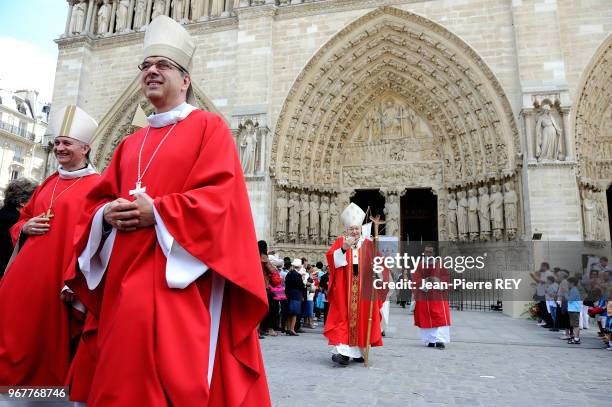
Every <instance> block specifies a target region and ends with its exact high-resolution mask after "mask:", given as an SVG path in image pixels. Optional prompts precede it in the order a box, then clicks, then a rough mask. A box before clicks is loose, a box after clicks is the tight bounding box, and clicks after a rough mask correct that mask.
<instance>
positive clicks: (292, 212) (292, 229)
mask: <svg viewBox="0 0 612 407" xmlns="http://www.w3.org/2000/svg"><path fill="white" fill-rule="evenodd" d="M287 205H288V207H289V241H291V242H293V243H295V242H297V235H298V227H299V225H300V201H299V195H298V194H297V192H292V193H291V194H290V195H289V202H288V204H287Z"/></svg>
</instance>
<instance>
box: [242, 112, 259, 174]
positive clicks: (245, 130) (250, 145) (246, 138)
mask: <svg viewBox="0 0 612 407" xmlns="http://www.w3.org/2000/svg"><path fill="white" fill-rule="evenodd" d="M256 126H257V124H254V123H253V122H252V121H251V120H247V121H246V122H245V123H244V126H242V125H241V126H240V127H241V132H240V133H241V136H242V141H241V142H240V151H241V162H242V172H244V174H245V175H253V174H255V162H256V156H255V153H256V151H257V129H256Z"/></svg>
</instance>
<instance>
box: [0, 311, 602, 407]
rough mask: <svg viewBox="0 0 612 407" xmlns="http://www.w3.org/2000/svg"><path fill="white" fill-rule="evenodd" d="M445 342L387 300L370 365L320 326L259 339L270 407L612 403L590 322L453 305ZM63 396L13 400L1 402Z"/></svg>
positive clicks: (523, 406)
mask: <svg viewBox="0 0 612 407" xmlns="http://www.w3.org/2000/svg"><path fill="white" fill-rule="evenodd" d="M451 318H452V321H453V326H452V328H451V341H452V342H451V344H450V345H449V346H448V347H447V348H446V350H443V351H441V350H438V349H431V348H427V347H425V346H424V345H423V344H422V343H421V342H420V340H419V335H418V331H417V329H416V328H415V327H414V326H413V325H412V315H410V314H409V313H408V310H407V309H402V308H399V307H395V306H392V307H391V321H390V327H389V329H388V332H387V336H386V337H385V339H384V342H385V346H384V347H382V348H374V349H373V350H372V352H371V353H370V366H369V367H368V368H364V367H363V364H351V365H350V366H348V367H345V368H341V367H335V366H333V364H332V362H331V349H330V348H329V347H328V346H327V342H326V340H325V338H324V337H323V335H322V334H321V333H322V329H321V328H318V329H316V330H306V333H303V334H301V335H300V336H299V337H288V336H284V335H283V336H279V337H274V338H273V337H266V338H265V339H263V340H262V341H261V344H262V350H263V354H264V360H265V365H266V372H267V376H268V384H269V386H270V393H271V396H272V402H273V404H274V406H279V407H285V406H287V407H297V406H308V407H327V406H351V407H356V406H410V407H419V406H428V407H433V406H483V407H498V406H499V407H502V406H511V407H515V406H520V407H532V406H547V407H549V406H563V407H577V406H578V407H580V406H589V407H600V406H601V407H603V406H606V407H610V406H611V405H612V396H611V395H610V390H611V389H612V387H611V386H612V352H609V351H606V350H604V349H602V343H601V341H599V340H598V339H596V337H595V329H594V328H591V329H590V330H588V331H583V333H584V335H583V343H582V344H581V345H567V344H566V343H565V342H564V341H561V340H560V339H557V338H558V337H559V333H558V332H549V331H548V330H546V329H542V328H540V327H537V326H536V325H535V323H534V322H533V321H526V320H519V319H512V318H509V317H506V316H504V315H502V314H499V313H491V312H469V311H464V312H458V311H457V312H452V314H451ZM18 405H19V406H25V405H34V406H37V405H49V406H51V405H53V406H70V405H71V404H69V403H44V402H42V403H41V402H38V403H15V402H14V401H7V398H6V397H1V396H0V406H1V407H3V406H8V407H14V406H18Z"/></svg>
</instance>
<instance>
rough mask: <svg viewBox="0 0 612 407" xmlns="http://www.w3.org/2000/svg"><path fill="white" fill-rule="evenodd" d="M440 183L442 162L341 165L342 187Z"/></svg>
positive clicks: (411, 185) (416, 185) (424, 185)
mask: <svg viewBox="0 0 612 407" xmlns="http://www.w3.org/2000/svg"><path fill="white" fill-rule="evenodd" d="M441 184H442V163H441V162H428V163H420V162H415V163H409V164H401V165H392V164H389V165H386V166H384V167H383V166H360V165H356V166H345V167H342V187H343V189H357V188H359V189H364V188H380V187H382V188H384V187H390V188H392V187H397V186H398V185H408V186H410V187H428V186H431V185H441Z"/></svg>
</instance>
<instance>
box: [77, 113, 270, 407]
mask: <svg viewBox="0 0 612 407" xmlns="http://www.w3.org/2000/svg"><path fill="white" fill-rule="evenodd" d="M170 127H171V126H166V127H163V128H151V129H150V131H149V136H148V138H147V142H146V144H145V146H144V149H143V152H142V163H143V164H142V168H143V169H144V167H145V166H146V163H148V162H149V159H150V157H151V156H152V154H153V152H154V150H155V149H156V148H157V146H158V145H159V143H160V141H161V140H162V138H163V137H164V136H165V135H166V133H167V132H168V130H169V129H170ZM145 131H146V129H141V130H139V131H137V132H136V133H134V134H132V135H130V136H128V137H127V138H126V139H125V140H124V141H123V142H122V143H121V144H120V145H119V146H118V147H117V150H116V151H115V154H114V156H113V158H112V160H111V162H110V164H109V166H108V168H107V169H106V171H105V172H104V174H103V175H102V181H101V182H100V184H99V185H98V187H96V188H95V189H94V190H93V191H92V192H91V193H90V194H89V195H88V197H87V201H86V203H85V205H84V212H85V215H84V216H83V218H82V219H81V222H80V224H79V227H78V230H77V232H76V239H77V241H76V253H77V256H78V255H79V254H80V253H82V252H83V249H84V247H85V244H86V243H87V241H88V238H89V233H90V228H91V221H92V218H93V215H94V214H95V212H96V211H97V209H98V208H100V207H101V205H102V204H104V203H106V202H109V201H111V200H114V199H116V198H118V197H122V198H126V199H129V200H133V197H131V196H130V195H129V190H131V189H134V186H135V183H136V178H137V169H138V152H139V150H140V147H141V144H142V141H143V138H144V136H145ZM142 185H143V187H146V189H147V190H146V193H147V194H148V195H149V196H151V197H152V198H153V199H154V200H155V208H156V210H157V211H158V212H159V215H160V216H161V218H162V220H163V222H164V224H165V226H166V227H167V229H168V231H169V232H170V234H171V235H172V236H173V237H174V239H175V240H176V242H177V243H179V244H180V245H181V246H182V247H183V248H184V249H185V250H187V252H189V253H190V254H191V255H192V256H194V257H195V258H197V259H198V260H200V261H202V262H204V263H205V264H206V265H207V266H209V267H210V270H208V271H206V273H205V274H203V275H202V276H201V277H200V278H198V279H197V280H196V281H195V282H194V283H192V284H190V285H188V286H187V287H186V288H184V289H176V288H169V287H168V284H167V282H166V272H165V268H166V257H165V256H164V254H163V252H162V249H161V247H160V245H159V244H158V241H157V237H156V233H155V228H154V227H147V228H142V229H138V230H136V231H132V232H117V235H116V238H115V241H114V245H113V249H112V253H111V256H110V263H109V265H108V268H107V270H106V273H105V275H104V279H103V280H102V282H101V284H100V285H99V286H98V288H96V290H94V291H89V290H88V289H87V288H86V286H85V284H84V277H83V275H82V273H81V272H80V271H76V272H75V274H74V275H73V276H71V278H70V279H68V281H67V283H68V284H69V286H70V287H73V289H74V290H75V292H77V294H78V295H79V296H80V298H81V299H82V301H83V302H84V303H85V305H86V306H87V308H88V309H89V310H90V311H91V312H92V313H93V314H94V316H95V317H96V318H97V319H98V321H97V322H98V325H97V329H98V331H97V332H98V333H97V338H96V335H90V336H89V338H88V337H87V336H86V335H84V336H83V340H84V342H87V341H88V340H97V355H95V356H94V359H95V360H96V365H95V372H94V373H93V376H92V381H91V391H90V393H89V397H88V399H87V405H88V407H91V406H167V405H173V406H196V405H197V406H206V405H210V406H266V405H270V396H269V392H268V387H267V383H266V376H265V371H264V366H263V360H262V357H261V350H260V347H259V342H258V337H257V333H256V331H255V328H256V326H257V323H258V322H259V321H261V320H262V319H263V317H264V316H265V314H266V313H267V309H268V307H267V298H266V291H265V287H264V282H263V276H262V274H261V266H260V258H259V254H258V253H259V251H258V248H257V240H256V237H255V229H254V226H253V219H252V215H251V210H250V205H249V199H248V195H247V191H246V184H245V181H244V177H243V175H242V170H241V166H240V161H239V159H238V155H237V152H236V146H235V143H234V140H233V139H232V136H231V134H230V132H229V130H228V128H227V126H226V125H225V123H224V122H223V121H222V119H221V118H219V117H218V116H216V115H214V114H212V113H208V112H204V111H201V110H195V111H193V112H191V113H190V114H189V116H187V118H185V119H184V120H182V121H179V122H178V123H177V124H176V127H175V128H174V130H173V131H172V133H171V134H170V135H169V137H168V138H167V140H166V141H165V143H164V144H163V145H162V146H161V148H160V149H159V151H158V153H157V155H156V156H155V158H154V159H153V161H152V163H151V165H150V168H149V169H148V171H147V173H146V175H145V176H144V178H143V180H142ZM212 273H218V275H220V276H221V277H223V278H225V290H224V295H223V304H222V310H221V320H220V327H219V338H218V341H217V348H216V357H215V363H214V370H213V377H212V383H211V386H210V389H209V386H208V380H207V374H208V360H209V359H208V358H209V340H210V333H211V327H210V321H211V316H210V311H209V304H210V297H211V285H212V284H211V280H212ZM88 349H96V347H95V346H93V345H92V346H88ZM75 373H76V372H75ZM75 377H76V376H75Z"/></svg>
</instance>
